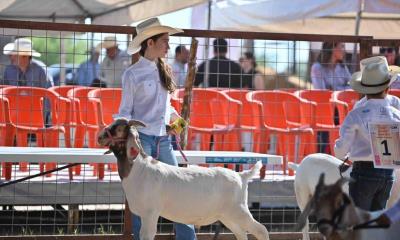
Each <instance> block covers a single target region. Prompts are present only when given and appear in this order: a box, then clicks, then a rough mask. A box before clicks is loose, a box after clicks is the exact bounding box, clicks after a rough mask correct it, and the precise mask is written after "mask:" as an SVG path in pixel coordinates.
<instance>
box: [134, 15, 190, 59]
mask: <svg viewBox="0 0 400 240" xmlns="http://www.w3.org/2000/svg"><path fill="white" fill-rule="evenodd" d="M181 32H183V31H182V29H178V28H173V27H168V26H164V25H161V23H160V21H159V20H158V18H150V19H147V20H145V21H143V22H141V23H139V24H138V25H137V26H136V36H135V38H134V39H133V41H132V42H130V43H129V47H128V51H127V52H128V53H129V54H135V53H137V52H139V51H140V48H141V44H142V42H143V41H144V40H146V39H148V38H150V37H152V36H155V35H158V34H161V33H168V34H169V35H173V34H176V33H181Z"/></svg>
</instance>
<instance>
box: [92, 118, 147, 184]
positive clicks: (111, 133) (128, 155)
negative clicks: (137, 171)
mask: <svg viewBox="0 0 400 240" xmlns="http://www.w3.org/2000/svg"><path fill="white" fill-rule="evenodd" d="M145 126H146V125H145V124H144V123H142V122H140V121H137V120H127V119H122V118H121V119H117V120H115V121H114V122H113V123H112V124H111V125H109V126H107V127H106V128H104V129H103V130H102V131H101V132H100V133H99V135H98V138H97V142H98V143H99V145H100V146H104V147H108V148H109V150H108V151H107V152H106V153H105V154H108V153H111V152H112V153H114V155H115V157H116V158H117V163H118V173H119V176H120V177H121V179H122V178H125V177H127V176H128V175H129V173H130V170H131V168H132V165H133V161H134V159H135V158H136V156H137V155H138V154H141V155H142V156H143V157H145V156H146V153H145V152H144V150H143V148H142V147H141V145H140V140H139V132H138V131H137V129H136V128H137V127H145ZM127 146H129V147H127ZM127 148H129V149H127Z"/></svg>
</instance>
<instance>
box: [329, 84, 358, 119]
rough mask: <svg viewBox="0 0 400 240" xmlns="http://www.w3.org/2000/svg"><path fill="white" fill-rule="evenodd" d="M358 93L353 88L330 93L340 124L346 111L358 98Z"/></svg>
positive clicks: (349, 109) (350, 108)
mask: <svg viewBox="0 0 400 240" xmlns="http://www.w3.org/2000/svg"><path fill="white" fill-rule="evenodd" d="M360 97H361V96H360V94H359V93H358V92H356V91H353V90H342V91H334V92H333V95H332V99H333V101H335V103H341V104H336V107H337V108H338V112H339V123H340V124H342V123H343V121H344V118H345V117H346V115H347V113H348V112H350V111H351V110H352V109H353V107H354V105H355V104H356V102H357V101H358V100H360Z"/></svg>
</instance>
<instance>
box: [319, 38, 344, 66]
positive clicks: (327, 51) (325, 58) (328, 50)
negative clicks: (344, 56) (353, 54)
mask: <svg viewBox="0 0 400 240" xmlns="http://www.w3.org/2000/svg"><path fill="white" fill-rule="evenodd" d="M339 44H340V42H324V43H323V44H322V49H321V52H320V53H319V55H318V59H317V61H318V62H319V63H321V64H322V65H323V66H324V65H326V64H329V63H330V61H331V59H332V53H333V49H334V48H335V47H336V46H337V45H339ZM337 63H342V61H338V62H337Z"/></svg>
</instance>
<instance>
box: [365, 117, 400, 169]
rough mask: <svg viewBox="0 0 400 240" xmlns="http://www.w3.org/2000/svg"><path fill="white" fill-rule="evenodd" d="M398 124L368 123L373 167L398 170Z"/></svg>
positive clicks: (399, 159)
mask: <svg viewBox="0 0 400 240" xmlns="http://www.w3.org/2000/svg"><path fill="white" fill-rule="evenodd" d="M399 129H400V123H370V124H369V134H370V139H371V148H372V154H373V156H374V166H375V167H376V168H400V131H399Z"/></svg>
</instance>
